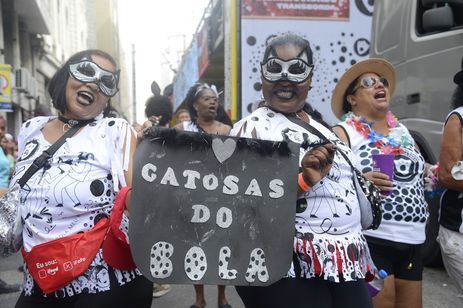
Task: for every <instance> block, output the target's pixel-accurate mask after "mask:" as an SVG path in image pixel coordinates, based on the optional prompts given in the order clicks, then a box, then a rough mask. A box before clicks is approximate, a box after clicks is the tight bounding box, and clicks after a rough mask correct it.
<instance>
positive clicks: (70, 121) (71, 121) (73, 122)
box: [66, 120, 79, 127]
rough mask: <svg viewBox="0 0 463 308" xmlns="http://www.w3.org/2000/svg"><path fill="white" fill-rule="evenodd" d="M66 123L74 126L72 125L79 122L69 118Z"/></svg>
mask: <svg viewBox="0 0 463 308" xmlns="http://www.w3.org/2000/svg"><path fill="white" fill-rule="evenodd" d="M66 124H69V126H71V127H72V126H74V125H77V124H79V121H77V120H69V122H68V123H66Z"/></svg>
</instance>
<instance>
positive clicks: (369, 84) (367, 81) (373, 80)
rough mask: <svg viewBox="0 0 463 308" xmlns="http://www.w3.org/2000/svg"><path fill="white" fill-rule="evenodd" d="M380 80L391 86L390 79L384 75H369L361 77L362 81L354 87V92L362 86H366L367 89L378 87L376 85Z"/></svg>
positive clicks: (387, 86) (386, 85)
mask: <svg viewBox="0 0 463 308" xmlns="http://www.w3.org/2000/svg"><path fill="white" fill-rule="evenodd" d="M380 82H381V83H382V84H383V85H384V86H385V87H386V88H389V81H388V80H387V79H386V78H384V77H379V78H377V77H374V76H369V77H365V78H362V79H360V82H359V83H358V84H357V85H356V86H355V87H354V89H352V93H354V92H355V91H357V89H358V88H360V87H362V88H365V89H369V88H373V87H376V85H377V84H378V83H380Z"/></svg>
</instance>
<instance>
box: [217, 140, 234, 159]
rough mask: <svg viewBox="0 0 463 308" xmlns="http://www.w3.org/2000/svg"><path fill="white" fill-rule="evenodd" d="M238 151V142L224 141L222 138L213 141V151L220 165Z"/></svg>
mask: <svg viewBox="0 0 463 308" xmlns="http://www.w3.org/2000/svg"><path fill="white" fill-rule="evenodd" d="M235 149H236V141H235V140H233V139H231V138H229V139H227V140H225V141H222V139H220V138H214V139H213V140H212V151H214V154H215V157H217V160H218V161H219V163H223V162H224V161H226V160H227V159H229V158H230V156H232V155H233V153H234V152H235Z"/></svg>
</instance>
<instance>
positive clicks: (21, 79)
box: [14, 67, 32, 92]
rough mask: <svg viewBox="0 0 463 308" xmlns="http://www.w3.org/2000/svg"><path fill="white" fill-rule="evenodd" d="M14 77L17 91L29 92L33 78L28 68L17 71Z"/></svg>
mask: <svg viewBox="0 0 463 308" xmlns="http://www.w3.org/2000/svg"><path fill="white" fill-rule="evenodd" d="M14 77H15V78H14V79H15V82H14V85H15V88H16V90H18V91H20V92H28V90H29V87H30V80H31V78H32V76H31V73H30V72H29V71H28V70H27V69H26V68H24V67H21V68H18V69H16V70H15V74H14Z"/></svg>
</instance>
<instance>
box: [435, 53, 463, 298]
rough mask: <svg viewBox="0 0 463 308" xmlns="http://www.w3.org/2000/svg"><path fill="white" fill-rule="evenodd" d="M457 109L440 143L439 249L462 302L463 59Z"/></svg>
mask: <svg viewBox="0 0 463 308" xmlns="http://www.w3.org/2000/svg"><path fill="white" fill-rule="evenodd" d="M453 81H454V82H455V84H456V85H457V86H456V88H455V90H454V92H453V96H452V106H453V108H455V109H454V110H453V111H452V112H450V114H449V115H448V116H447V119H446V121H445V125H444V133H443V135H442V140H441V151H440V157H439V166H440V167H439V183H440V185H441V186H443V187H444V188H446V190H445V192H444V194H443V195H442V198H441V199H440V200H441V204H440V206H441V209H440V228H439V237H438V241H439V245H440V247H441V252H442V260H443V261H444V266H445V269H446V270H447V273H448V274H449V276H450V277H452V279H453V280H454V281H455V283H456V285H457V288H458V289H459V296H460V297H461V298H463V249H462V247H463V221H462V217H463V199H462V194H463V141H462V137H463V134H462V129H463V58H462V61H461V71H459V72H458V73H456V74H455V76H454V78H453Z"/></svg>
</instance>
